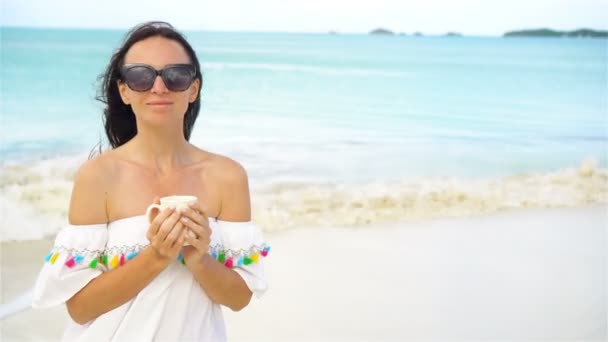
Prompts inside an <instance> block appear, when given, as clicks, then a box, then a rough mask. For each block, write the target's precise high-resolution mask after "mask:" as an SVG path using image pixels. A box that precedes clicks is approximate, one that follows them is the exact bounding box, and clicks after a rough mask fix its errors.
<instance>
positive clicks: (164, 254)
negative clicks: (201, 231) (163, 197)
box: [146, 197, 187, 265]
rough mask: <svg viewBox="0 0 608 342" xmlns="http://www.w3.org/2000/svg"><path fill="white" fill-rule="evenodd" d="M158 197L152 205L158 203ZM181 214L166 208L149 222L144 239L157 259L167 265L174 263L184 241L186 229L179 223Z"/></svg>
mask: <svg viewBox="0 0 608 342" xmlns="http://www.w3.org/2000/svg"><path fill="white" fill-rule="evenodd" d="M158 202H159V200H158V197H157V198H155V199H154V203H158ZM180 217H181V213H180V211H179V210H175V208H167V209H165V210H163V211H162V212H160V213H159V214H158V215H156V216H155V217H154V219H153V220H152V221H151V222H150V227H149V228H148V232H147V234H146V237H147V238H148V240H150V246H151V247H152V248H153V249H154V250H155V251H156V255H157V257H158V258H159V259H161V260H162V261H164V262H166V263H167V265H169V263H171V262H173V261H175V260H176V259H177V256H178V255H179V252H180V249H181V247H182V246H183V244H184V241H186V240H185V239H186V233H187V229H185V228H184V225H183V224H182V222H180Z"/></svg>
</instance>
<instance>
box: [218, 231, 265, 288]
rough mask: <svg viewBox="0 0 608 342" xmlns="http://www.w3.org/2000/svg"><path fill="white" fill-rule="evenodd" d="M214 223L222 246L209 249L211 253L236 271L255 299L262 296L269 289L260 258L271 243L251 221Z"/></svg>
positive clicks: (262, 257)
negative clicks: (265, 239) (265, 240)
mask: <svg viewBox="0 0 608 342" xmlns="http://www.w3.org/2000/svg"><path fill="white" fill-rule="evenodd" d="M217 223H218V229H219V233H220V239H221V246H215V248H212V249H211V252H212V255H213V256H214V257H215V258H216V259H218V261H220V262H224V264H225V265H226V266H228V267H231V268H232V269H233V270H234V271H236V272H237V273H238V274H239V275H240V276H241V277H242V278H243V280H244V281H245V283H246V284H247V287H248V288H249V289H250V290H251V292H252V293H253V294H255V296H256V297H257V298H260V297H262V295H263V294H264V292H266V290H267V289H268V284H267V282H266V277H265V275H264V265H263V259H264V258H265V257H266V256H267V255H268V252H269V251H270V246H268V245H267V244H266V243H265V242H264V238H263V236H262V232H261V231H260V229H259V228H258V227H257V226H256V225H255V224H253V222H251V221H249V222H230V221H221V220H218V221H217ZM222 252H223V253H224V256H223V257H222V256H221V254H222ZM229 260H231V261H229Z"/></svg>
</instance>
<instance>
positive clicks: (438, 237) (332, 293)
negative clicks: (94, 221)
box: [0, 205, 608, 341]
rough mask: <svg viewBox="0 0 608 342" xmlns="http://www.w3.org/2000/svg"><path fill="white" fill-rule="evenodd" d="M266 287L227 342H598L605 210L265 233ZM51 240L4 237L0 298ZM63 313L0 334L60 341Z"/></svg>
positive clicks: (230, 318) (233, 325) (24, 284)
mask: <svg viewBox="0 0 608 342" xmlns="http://www.w3.org/2000/svg"><path fill="white" fill-rule="evenodd" d="M267 239H268V241H269V242H270V244H271V245H272V246H273V249H272V251H271V253H270V255H269V257H268V258H267V259H266V265H267V266H266V267H267V274H268V277H269V280H270V284H271V288H270V290H269V291H268V292H267V294H266V295H265V296H264V297H263V298H262V299H261V300H255V299H254V300H253V302H252V304H251V305H250V306H249V307H248V308H246V309H245V310H244V311H241V312H238V313H232V312H226V320H227V325H228V333H229V339H230V340H231V341H298V340H301V341H357V340H358V341H372V340H374V341H377V340H386V341H397V340H399V341H403V340H437V341H439V340H441V341H443V340H467V341H472V340H477V341H479V340H486V341H489V340H492V341H495V340H503V341H505V340H509V341H539V340H544V341H575V340H576V341H605V340H606V339H607V338H608V333H607V325H608V315H607V306H608V296H607V288H608V284H607V266H608V265H607V259H608V258H607V257H608V252H607V240H608V211H607V209H606V207H605V205H594V206H590V207H584V208H575V209H534V210H521V211H514V212H503V213H496V214H492V215H488V216H480V217H473V218H458V219H441V220H435V221H426V222H419V223H414V222H412V223H407V224H395V225H383V226H372V227H365V228H358V229H353V228H348V229H347V228H340V227H333V228H322V229H320V228H310V229H297V230H290V231H284V232H274V233H267ZM51 243H52V242H51V241H47V240H44V241H31V242H13V243H2V251H1V256H2V260H1V265H2V272H1V275H2V280H1V284H2V292H1V293H2V303H3V304H6V303H9V302H11V301H12V300H14V299H15V298H16V297H17V296H18V295H19V294H20V293H22V292H24V291H27V290H28V289H29V288H30V287H31V286H32V284H33V281H34V279H35V276H36V273H37V272H38V270H39V268H40V265H41V262H42V258H43V257H44V255H45V254H46V252H47V250H48V249H49V247H50V246H51ZM65 319H67V315H66V313H65V310H64V309H63V308H56V309H51V310H41V311H34V310H28V311H24V312H21V313H18V314H15V315H13V316H11V317H8V318H6V319H4V320H2V321H0V323H1V329H2V330H1V335H0V336H1V337H2V341H41V340H57V339H59V338H60V336H61V333H62V329H63V327H62V326H63V324H64V321H65Z"/></svg>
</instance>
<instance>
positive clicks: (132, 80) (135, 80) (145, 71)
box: [124, 66, 156, 91]
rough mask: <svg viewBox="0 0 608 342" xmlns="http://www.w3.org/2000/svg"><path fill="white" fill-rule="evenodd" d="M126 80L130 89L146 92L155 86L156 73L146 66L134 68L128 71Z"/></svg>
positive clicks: (125, 76)
mask: <svg viewBox="0 0 608 342" xmlns="http://www.w3.org/2000/svg"><path fill="white" fill-rule="evenodd" d="M124 78H125V82H126V83H127V85H128V86H129V88H131V89H133V90H135V91H146V90H150V89H151V88H152V86H154V80H155V79H156V72H154V71H153V70H150V69H149V68H147V67H145V66H134V67H131V68H129V69H128V70H127V72H126V73H125V75H124Z"/></svg>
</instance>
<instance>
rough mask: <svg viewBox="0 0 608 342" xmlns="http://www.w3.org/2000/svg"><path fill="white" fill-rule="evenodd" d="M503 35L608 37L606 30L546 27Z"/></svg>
mask: <svg viewBox="0 0 608 342" xmlns="http://www.w3.org/2000/svg"><path fill="white" fill-rule="evenodd" d="M503 37H567V38H608V31H598V30H591V29H579V30H574V31H556V30H551V29H547V28H543V29H535V30H519V31H510V32H507V33H505V34H504V35H503Z"/></svg>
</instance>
